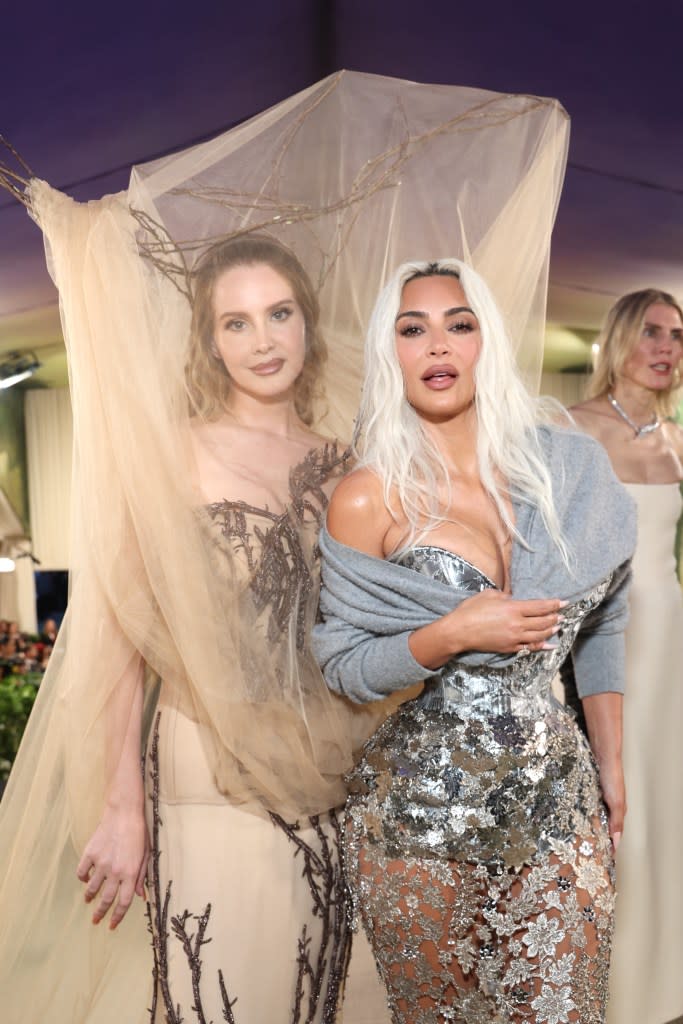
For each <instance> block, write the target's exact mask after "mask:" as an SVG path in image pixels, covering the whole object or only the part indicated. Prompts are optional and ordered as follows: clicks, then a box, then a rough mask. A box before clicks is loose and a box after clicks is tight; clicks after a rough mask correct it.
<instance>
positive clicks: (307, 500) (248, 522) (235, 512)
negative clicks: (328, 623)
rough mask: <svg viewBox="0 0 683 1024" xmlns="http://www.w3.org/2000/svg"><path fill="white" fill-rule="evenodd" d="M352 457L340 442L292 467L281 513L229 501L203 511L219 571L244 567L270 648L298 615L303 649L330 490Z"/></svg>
mask: <svg viewBox="0 0 683 1024" xmlns="http://www.w3.org/2000/svg"><path fill="white" fill-rule="evenodd" d="M349 457H350V454H349V451H348V449H344V450H340V449H339V446H338V445H337V444H335V443H330V444H326V445H324V446H323V447H321V448H313V449H311V451H309V452H308V454H307V455H306V456H305V458H304V459H302V461H301V462H299V463H297V464H296V465H295V466H294V467H293V468H292V470H291V472H290V474H289V501H288V503H287V504H286V505H285V507H284V508H283V509H282V510H281V511H279V512H276V511H271V510H270V509H268V508H267V507H266V508H259V507H257V506H254V505H249V504H247V503H246V502H244V501H228V500H222V501H216V502H212V503H211V504H209V505H206V506H204V508H203V509H202V513H203V516H204V522H205V525H206V530H207V536H208V538H209V542H210V545H211V551H212V557H213V559H214V561H215V563H216V571H217V572H219V573H221V572H222V573H225V572H226V570H227V566H226V562H228V563H229V564H233V562H234V560H235V555H236V556H237V559H238V560H241V561H242V562H243V563H244V568H245V569H246V582H247V588H248V592H249V595H250V598H251V600H252V601H253V603H254V606H255V608H256V611H257V614H258V615H259V616H264V628H265V632H266V637H267V639H268V640H269V641H270V642H271V643H274V642H275V641H277V640H278V639H279V638H280V637H281V636H282V635H283V634H284V633H286V632H287V631H288V629H289V624H290V619H291V616H292V615H294V616H295V617H296V626H295V634H296V643H297V648H298V649H299V650H301V649H302V648H303V646H304V642H305V633H306V622H307V618H308V613H309V612H310V605H311V600H312V599H314V598H315V597H316V595H317V582H318V578H319V553H318V545H317V536H318V531H319V529H320V524H321V522H322V517H323V515H324V513H325V509H326V508H327V503H328V497H327V494H326V491H325V485H326V484H327V483H328V482H329V481H330V480H332V479H333V478H334V477H336V476H339V475H341V473H342V472H343V471H344V468H345V466H346V464H347V462H348V460H349Z"/></svg>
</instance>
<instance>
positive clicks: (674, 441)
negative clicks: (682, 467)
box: [664, 420, 683, 460]
mask: <svg viewBox="0 0 683 1024" xmlns="http://www.w3.org/2000/svg"><path fill="white" fill-rule="evenodd" d="M664 432H665V434H666V438H667V440H668V441H669V443H670V445H671V447H672V448H673V449H674V451H675V452H676V454H677V455H678V457H679V459H681V460H683V427H682V426H681V424H680V423H676V422H675V421H674V420H668V421H667V422H666V423H665V424H664Z"/></svg>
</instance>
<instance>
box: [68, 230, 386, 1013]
mask: <svg viewBox="0 0 683 1024" xmlns="http://www.w3.org/2000/svg"><path fill="white" fill-rule="evenodd" d="M193 279H194V290H193V315H192V330H191V339H190V346H189V355H188V360H187V366H186V379H187V391H188V395H189V399H190V405H191V410H192V413H193V415H192V418H191V420H190V427H191V434H192V437H191V447H192V451H193V456H194V460H193V461H194V467H195V472H196V486H197V489H198V492H199V493H201V495H202V500H203V503H202V506H201V507H200V508H199V509H197V516H198V517H199V521H200V524H201V528H202V530H203V533H204V537H205V543H206V546H207V550H208V552H209V557H210V560H211V562H212V564H213V566H214V569H215V575H216V579H217V581H218V582H219V583H220V582H222V584H223V585H224V586H225V587H226V588H229V589H232V590H234V589H235V588H237V590H238V592H239V593H240V597H239V608H240V612H241V615H242V616H243V619H242V621H241V622H238V623H237V624H236V626H237V629H238V630H243V631H245V632H248V633H249V634H250V636H249V637H248V638H245V643H246V644H247V646H250V645H251V646H253V645H262V646H263V647H264V648H266V649H270V652H271V655H272V666H271V670H272V672H273V673H274V674H276V675H277V674H278V673H279V674H280V676H281V677H282V685H283V687H284V686H285V685H286V679H285V675H286V662H287V660H288V659H292V658H296V659H298V662H299V665H298V674H299V676H300V677H301V678H302V679H303V689H304V690H305V691H306V695H307V697H308V698H309V699H310V701H311V703H310V705H309V709H310V713H311V714H314V712H315V700H316V697H315V693H316V690H318V691H319V694H318V698H317V700H318V701H320V700H321V699H322V696H323V695H324V694H325V693H326V691H325V688H324V684H323V682H322V679H321V678H320V676H319V671H318V668H317V666H316V664H315V662H314V661H313V658H312V655H311V653H310V647H309V636H308V634H309V632H310V627H311V624H312V622H313V618H314V615H315V606H316V594H317V586H316V580H317V547H316V537H317V530H318V525H319V522H320V519H321V517H322V515H323V513H324V509H325V507H326V504H327V500H328V496H329V494H330V493H331V491H332V489H333V488H334V486H335V483H336V482H337V479H338V478H339V476H340V475H341V473H342V471H343V469H344V465H345V461H346V458H347V454H346V453H345V452H344V451H342V450H340V449H339V448H338V447H337V445H336V443H334V442H331V441H329V440H326V439H325V438H323V437H321V436H319V435H318V434H315V433H314V432H313V431H312V430H311V429H310V427H309V426H308V424H309V423H310V422H311V419H312V400H313V396H314V391H315V385H316V382H317V380H318V377H319V374H320V370H321V367H322V364H323V361H324V359H325V344H324V342H323V340H322V338H321V337H320V334H319V331H318V302H317V298H316V295H315V292H314V290H313V287H312V284H311V282H310V280H309V279H308V277H307V275H306V273H305V271H304V270H303V268H302V266H301V264H300V263H299V261H298V260H297V259H296V257H295V256H294V255H293V253H292V252H291V251H289V250H288V249H286V248H285V247H284V246H283V245H281V244H280V243H278V242H276V241H274V240H273V239H270V238H268V237H264V236H258V235H256V236H251V237H243V238H233V239H228V240H226V241H223V242H219V243H218V244H216V245H214V246H213V247H212V248H210V249H209V250H208V251H207V253H206V254H205V255H204V256H203V258H202V259H201V261H200V262H199V264H198V266H197V268H196V270H195V272H194V275H193ZM234 625H235V624H231V623H229V622H226V628H227V629H229V628H230V627H231V626H233V628H234ZM292 637H294V647H293V650H292V649H290V647H289V644H290V640H291V639H292ZM215 642H216V643H219V642H220V638H219V637H216V638H215ZM128 675H129V677H130V686H131V687H136V688H138V690H139V691H140V696H139V697H138V698H136V699H135V700H134V703H133V709H134V710H133V715H132V716H131V718H130V719H129V721H128V736H127V739H126V742H125V743H124V744H123V751H122V755H121V757H120V760H119V763H118V766H117V769H116V770H115V772H114V773H113V775H112V777H111V779H110V782H109V786H108V790H107V793H106V799H105V806H104V808H103V812H102V817H101V820H100V823H99V825H98V827H97V829H96V831H95V833H94V834H93V836H92V837H91V839H90V840H89V842H88V843H87V845H86V847H85V850H84V852H83V855H82V857H81V860H80V863H79V866H78V876H79V878H80V879H81V881H82V882H83V884H84V886H85V898H86V901H88V902H92V904H93V907H94V914H93V922H94V923H98V922H99V921H101V920H102V919H104V918H105V917H106V916H107V914H108V912H109V911H110V909H111V916H110V918H109V921H110V927H111V928H116V927H117V926H118V925H119V924H120V922H121V921H122V919H123V918H124V916H125V915H126V913H127V910H128V907H129V906H130V903H131V901H132V899H133V895H134V892H137V893H138V894H139V895H143V880H144V878H145V876H146V873H147V865H148V862H149V863H150V871H149V874H148V879H149V893H150V904H151V909H150V920H151V929H152V934H153V947H154V977H155V982H156V984H155V992H154V1002H153V1009H152V1018H151V1019H152V1021H160V1020H168V1021H175V1020H181V1019H182V1020H185V1019H189V1014H190V1013H191V1012H197V1014H198V1018H197V1019H202V1020H204V1019H206V1020H214V1021H218V1020H219V1019H225V1020H229V1021H234V1022H235V1024H242V1022H244V1024H260V1022H261V1021H265V1020H268V1021H273V1022H276V1021H281V1022H283V1024H285V1022H286V1024H289V1022H290V1021H291V1022H298V1021H303V1020H306V1021H318V1022H322V1021H325V1022H331V1021H333V1020H334V1019H335V1018H336V1013H337V1009H338V1007H339V1005H340V1002H341V993H342V988H343V982H344V977H345V974H346V968H347V964H348V955H349V940H350V935H349V933H348V930H347V926H346V908H345V897H344V884H343V879H342V876H341V870H340V866H339V857H338V841H339V827H338V823H337V812H336V811H335V810H334V809H331V810H330V811H329V813H328V814H324V815H320V814H317V815H312V816H311V817H310V818H308V819H300V820H298V821H287V820H285V819H284V818H282V817H280V816H279V815H276V814H270V815H269V816H268V815H266V816H265V817H264V816H259V815H257V814H255V813H254V812H253V808H251V809H250V808H248V807H247V808H246V809H245V808H244V807H243V806H242V805H241V804H242V801H241V800H240V799H235V798H234V796H233V794H232V793H231V791H230V788H229V786H228V787H225V786H222V785H221V784H220V782H219V780H218V779H217V778H216V776H215V774H214V772H213V771H212V769H211V766H210V762H209V760H208V757H207V735H206V729H205V728H204V727H203V726H202V724H201V721H199V720H198V718H197V715H195V714H194V713H193V711H192V708H191V707H188V706H187V699H186V696H185V695H184V694H183V693H182V692H180V693H179V692H178V691H177V689H175V688H174V687H173V685H169V684H167V683H166V681H165V680H164V679H162V680H161V682H160V691H159V696H158V701H157V705H156V711H155V716H154V724H153V727H152V730H151V735H150V739H149V741H148V745H147V771H146V775H147V778H148V779H150V780H152V785H151V790H150V793H149V797H150V799H147V800H146V799H145V792H144V783H143V778H142V776H141V775H140V772H139V753H138V752H139V749H140V740H141V732H142V726H141V711H142V694H141V690H142V678H143V661H142V656H141V655H140V654H138V653H133V654H132V656H131V662H130V666H129V669H128ZM264 689H265V686H264ZM230 692H231V691H230V681H229V680H226V687H225V697H224V701H225V702H226V704H227V711H228V712H230ZM232 713H233V714H237V713H238V709H237V708H234V709H233V711H232ZM328 713H330V714H331V712H328ZM312 728H313V729H314V728H315V726H314V725H313V726H312ZM282 729H283V730H284V731H286V730H287V729H288V723H287V721H286V720H285V719H283V721H282ZM244 733H245V744H246V745H247V746H248V745H249V743H252V744H253V745H257V744H264V743H266V742H270V743H271V744H272V745H273V747H275V746H276V745H277V744H278V743H282V744H286V743H287V742H288V737H287V736H286V735H281V736H276V735H272V736H271V737H270V740H268V739H267V736H268V734H267V733H266V735H265V736H264V735H261V734H260V732H259V720H258V717H257V716H256V712H254V715H253V717H245V719H244ZM315 739H316V736H315V735H314V736H313V741H315ZM321 739H322V736H321ZM302 741H303V737H302ZM295 742H298V741H296V740H295ZM145 808H146V809H145ZM145 819H146V820H145ZM148 834H149V835H150V836H151V843H150V840H149V838H148ZM255 926H257V928H258V932H259V933H260V937H259V941H258V952H257V950H256V947H255V944H254V927H255ZM264 965H267V967H264ZM264 969H265V970H267V974H268V983H267V984H266V985H263V984H259V983H258V980H257V979H258V977H259V976H260V975H261V973H262V971H263V970H264ZM369 977H370V979H371V980H372V976H371V975H369ZM200 978H201V987H200V985H199V979H200ZM367 996H368V998H370V997H371V993H370V991H369V990H368V992H367ZM200 1013H201V1015H202V1016H201V1017H200V1016H199V1014H200ZM378 1019H381V1017H380V1018H378Z"/></svg>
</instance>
